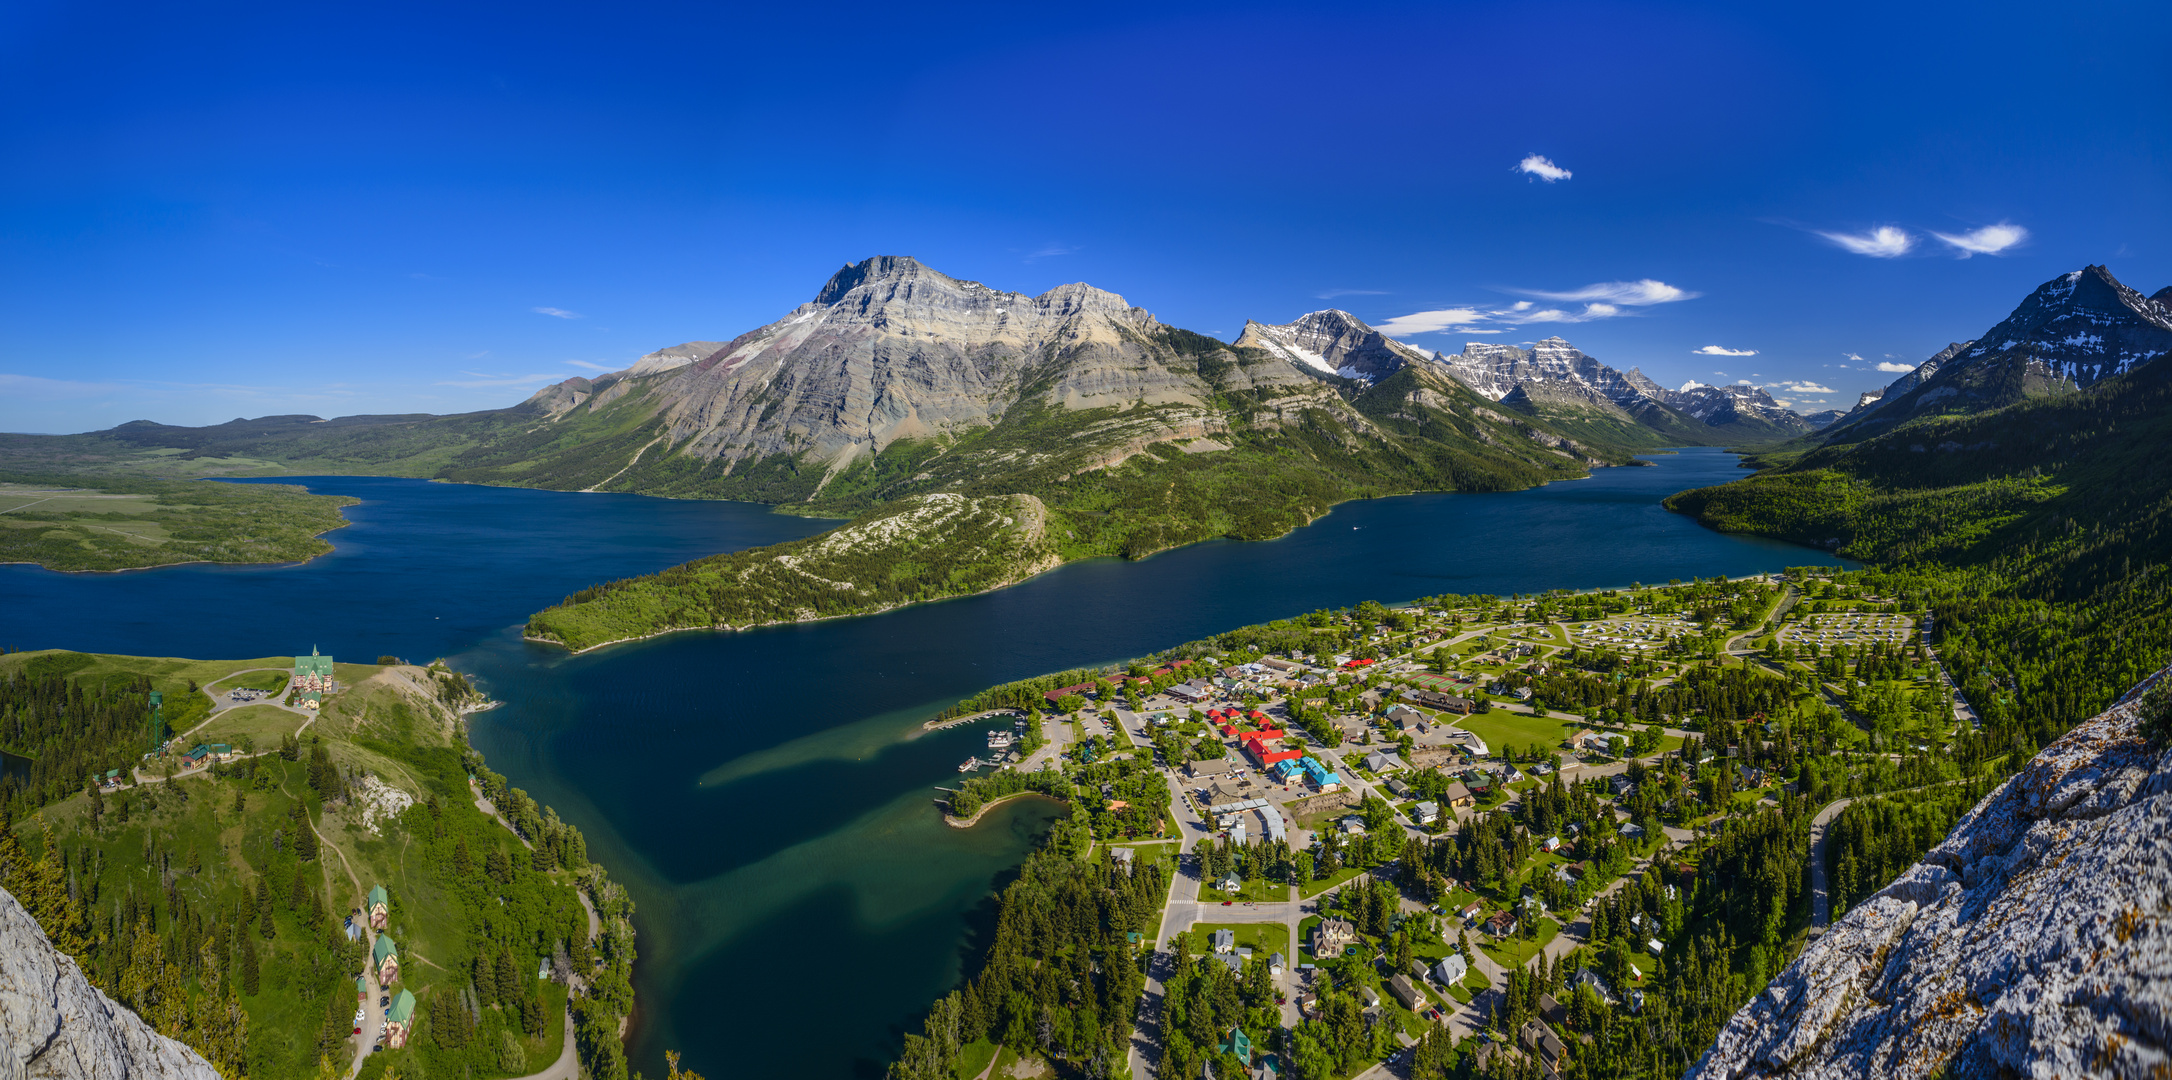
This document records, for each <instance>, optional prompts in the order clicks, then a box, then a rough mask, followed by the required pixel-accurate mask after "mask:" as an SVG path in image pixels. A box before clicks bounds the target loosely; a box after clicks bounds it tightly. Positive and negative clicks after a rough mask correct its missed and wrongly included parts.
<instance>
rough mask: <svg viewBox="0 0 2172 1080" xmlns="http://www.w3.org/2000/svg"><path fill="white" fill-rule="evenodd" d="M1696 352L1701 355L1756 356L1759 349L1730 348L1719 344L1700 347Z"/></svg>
mask: <svg viewBox="0 0 2172 1080" xmlns="http://www.w3.org/2000/svg"><path fill="white" fill-rule="evenodd" d="M1696 352H1697V355H1699V356H1756V355H1757V350H1756V349H1728V348H1722V347H1721V346H1718V345H1707V346H1705V347H1704V348H1702V349H1698V350H1696Z"/></svg>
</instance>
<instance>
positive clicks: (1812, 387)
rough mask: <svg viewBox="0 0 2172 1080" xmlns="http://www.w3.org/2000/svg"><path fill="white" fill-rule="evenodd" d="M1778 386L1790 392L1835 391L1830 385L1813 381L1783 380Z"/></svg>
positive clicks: (1823, 392) (1813, 392) (1828, 392)
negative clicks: (1822, 384)
mask: <svg viewBox="0 0 2172 1080" xmlns="http://www.w3.org/2000/svg"><path fill="white" fill-rule="evenodd" d="M1780 388H1781V389H1783V390H1786V391H1787V392H1788V393H1790V394H1831V393H1835V392H1836V391H1834V390H1833V388H1832V387H1830V386H1819V385H1818V384H1816V383H1814V382H1783V383H1781V384H1780Z"/></svg>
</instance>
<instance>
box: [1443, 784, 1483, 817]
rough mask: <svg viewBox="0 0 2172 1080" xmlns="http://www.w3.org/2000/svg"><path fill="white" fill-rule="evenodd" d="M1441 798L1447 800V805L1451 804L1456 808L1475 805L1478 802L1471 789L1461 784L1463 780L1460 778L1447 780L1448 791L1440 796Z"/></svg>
mask: <svg viewBox="0 0 2172 1080" xmlns="http://www.w3.org/2000/svg"><path fill="white" fill-rule="evenodd" d="M1441 798H1443V799H1446V800H1447V801H1448V805H1450V806H1453V807H1455V808H1456V809H1458V810H1461V809H1464V808H1466V807H1470V806H1475V805H1477V803H1478V797H1477V796H1475V795H1472V794H1471V789H1470V788H1467V787H1465V786H1463V781H1461V780H1450V781H1448V793H1447V794H1445V795H1443V796H1441Z"/></svg>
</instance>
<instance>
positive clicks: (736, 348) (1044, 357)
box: [531, 256, 1332, 468]
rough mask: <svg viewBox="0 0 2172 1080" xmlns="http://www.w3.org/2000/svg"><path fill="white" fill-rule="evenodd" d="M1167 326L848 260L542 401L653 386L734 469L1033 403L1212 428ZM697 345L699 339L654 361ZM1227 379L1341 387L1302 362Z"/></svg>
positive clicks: (1077, 295) (1179, 431)
mask: <svg viewBox="0 0 2172 1080" xmlns="http://www.w3.org/2000/svg"><path fill="white" fill-rule="evenodd" d="M1168 332H1169V331H1168V330H1167V328H1166V327H1164V326H1162V325H1161V324H1160V323H1159V322H1157V321H1155V319H1154V317H1153V316H1152V315H1151V314H1149V313H1147V312H1146V311H1145V310H1144V309H1142V308H1137V307H1133V306H1131V305H1130V304H1128V303H1126V302H1125V301H1124V299H1123V297H1120V296H1118V295H1116V294H1114V293H1111V292H1105V291H1103V290H1101V289H1096V288H1094V287H1092V286H1090V285H1084V284H1073V285H1062V286H1058V287H1057V288H1054V289H1050V290H1049V291H1047V292H1045V293H1042V294H1040V295H1038V296H1027V295H1025V294H1023V293H1014V292H1005V291H1002V290H1000V289H994V288H990V287H989V286H987V285H983V284H981V283H979V282H976V281H964V280H959V279H956V278H952V277H949V276H948V275H945V274H941V273H938V272H936V271H934V270H932V269H929V268H928V267H926V266H923V265H921V264H920V263H919V262H917V261H915V260H913V259H910V258H905V257H901V256H883V257H878V258H873V259H868V260H866V261H864V262H860V263H857V264H854V265H851V266H847V267H845V268H844V269H842V270H840V271H838V272H837V273H836V274H835V275H834V276H832V277H831V279H830V281H829V282H828V283H827V284H825V285H824V286H823V287H822V289H821V291H820V292H819V293H818V294H817V295H816V297H815V299H813V300H811V301H809V302H808V303H805V304H802V305H800V306H799V307H797V308H795V309H793V310H792V311H791V312H790V313H788V314H786V315H785V317H783V318H782V319H779V320H777V321H776V322H773V323H770V324H769V325H767V326H764V327H761V328H759V329H756V330H753V331H749V332H748V333H745V334H741V335H740V336H739V337H737V338H734V339H733V340H732V341H730V342H727V343H725V344H724V345H722V346H720V347H717V348H714V349H708V350H706V355H703V356H702V357H701V358H700V359H698V360H694V361H692V362H690V363H687V364H684V365H679V366H675V367H669V368H664V367H661V362H659V364H658V365H654V366H652V372H653V373H652V374H649V375H647V376H642V375H638V374H637V373H636V372H635V371H631V370H630V371H628V372H624V373H618V374H615V375H611V376H604V377H603V378H601V379H598V380H595V381H594V382H593V383H589V381H588V380H579V379H575V380H568V381H567V382H565V383H561V384H558V385H556V386H552V387H547V388H545V389H544V390H542V391H539V392H538V393H537V394H536V396H535V397H534V398H533V399H531V401H532V403H534V404H536V405H537V406H539V407H541V408H544V409H546V410H548V411H550V412H551V413H553V414H561V413H563V412H565V411H567V410H570V409H572V408H576V407H578V406H580V405H582V404H588V405H590V406H591V407H593V408H601V407H603V406H605V405H608V404H610V403H611V402H612V401H613V400H615V399H616V398H617V397H619V396H622V395H624V394H626V393H628V392H630V391H631V390H632V389H633V388H634V385H635V384H636V383H637V382H642V381H647V382H650V383H653V384H654V385H653V389H652V391H651V392H652V395H653V398H654V400H655V402H656V405H657V407H658V410H659V414H660V415H661V417H662V419H663V421H664V431H665V436H666V438H667V439H668V441H669V445H670V447H671V449H672V451H673V452H674V453H677V454H682V455H691V456H693V457H695V458H698V459H709V460H722V461H724V462H726V463H727V464H729V463H733V462H738V461H745V460H750V459H760V458H765V457H768V456H770V455H773V454H790V455H795V456H798V457H801V458H803V459H806V460H811V461H814V462H819V463H822V464H825V465H828V466H829V467H831V468H837V467H841V466H842V465H844V464H847V463H849V462H851V461H853V460H855V459H859V458H862V457H864V456H866V455H869V454H873V453H879V452H880V451H881V450H883V449H884V448H885V447H887V446H889V445H890V444H891V443H893V442H896V441H898V440H900V439H909V438H928V437H933V436H938V435H943V434H948V433H955V432H960V431H964V430H967V429H971V428H978V427H987V426H990V425H992V424H994V423H995V422H997V421H998V420H999V419H1001V418H1002V417H1003V416H1004V415H1005V414H1006V413H1007V412H1008V411H1010V410H1012V409H1014V408H1016V407H1018V406H1019V405H1021V404H1022V403H1032V404H1034V405H1044V404H1045V405H1051V406H1055V407H1059V408H1065V409H1088V408H1096V407H1103V406H1112V407H1119V408H1125V407H1130V406H1133V405H1140V404H1145V405H1175V406H1180V407H1189V409H1188V410H1187V409H1185V408H1179V409H1177V410H1175V411H1174V412H1171V413H1165V415H1163V416H1162V417H1161V418H1160V420H1159V421H1158V423H1161V424H1162V426H1168V427H1170V431H1169V432H1168V433H1166V434H1167V436H1169V437H1198V436H1203V435H1206V434H1208V433H1209V432H1210V431H1212V430H1214V429H1216V428H1217V427H1218V426H1219V424H1218V417H1217V415H1216V414H1215V411H1214V409H1213V408H1212V407H1211V404H1210V403H1211V402H1212V400H1213V397H1214V394H1215V388H1214V387H1213V386H1210V385H1208V383H1207V382H1206V381H1205V380H1203V379H1202V378H1201V377H1200V374H1199V370H1198V365H1197V363H1196V362H1194V363H1190V364H1186V363H1184V362H1182V361H1181V359H1180V358H1179V357H1177V356H1176V354H1175V353H1174V351H1173V350H1172V349H1171V348H1170V347H1168V346H1167V345H1165V344H1163V342H1162V338H1163V336H1164V335H1165V334H1167V333H1168ZM689 350H691V351H703V346H702V345H701V344H699V343H696V344H692V345H688V346H680V347H678V348H677V349H670V350H663V352H662V353H658V354H651V356H663V355H664V354H676V355H673V356H672V357H670V359H671V360H676V359H678V358H679V357H681V356H684V355H686V352H687V351H689ZM648 359H649V358H644V362H647V360H648ZM1226 376H1227V378H1228V379H1230V380H1235V382H1236V383H1238V384H1241V385H1243V386H1247V387H1257V386H1259V385H1261V384H1263V383H1272V384H1277V385H1281V386H1286V387H1287V388H1288V389H1289V390H1291V391H1292V392H1297V391H1317V392H1319V393H1322V394H1328V395H1329V396H1332V392H1331V391H1329V390H1328V389H1327V388H1326V387H1324V386H1322V385H1321V384H1319V383H1318V382H1317V381H1316V380H1313V379H1311V378H1310V377H1308V376H1306V375H1304V374H1303V373H1301V372H1299V371H1297V370H1295V369H1294V368H1283V367H1278V366H1272V365H1251V366H1235V367H1232V368H1231V369H1230V370H1229V371H1228V372H1227V373H1226ZM583 384H587V385H583ZM1172 425H1173V426H1172Z"/></svg>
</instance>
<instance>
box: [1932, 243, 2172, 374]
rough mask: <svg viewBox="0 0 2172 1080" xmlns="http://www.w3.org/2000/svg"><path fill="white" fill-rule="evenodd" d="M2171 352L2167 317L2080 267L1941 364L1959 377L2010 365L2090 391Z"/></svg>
mask: <svg viewBox="0 0 2172 1080" xmlns="http://www.w3.org/2000/svg"><path fill="white" fill-rule="evenodd" d="M2168 351H2172V312H2168V311H2167V310H2166V309H2165V308H2164V307H2162V306H2160V305H2158V304H2157V303H2156V302H2154V301H2152V300H2150V299H2149V298H2148V297H2145V296H2143V295H2142V294H2141V293H2139V292H2136V291H2135V290H2133V289H2130V288H2128V287H2126V286H2125V285H2122V284H2120V283H2119V279H2117V278H2115V277H2113V276H2112V273H2111V271H2110V270H2108V269H2106V268H2105V267H2102V266H2094V265H2092V266H2085V267H2083V268H2082V269H2080V270H2076V271H2074V272H2072V273H2068V274H2061V275H2060V276H2058V277H2055V278H2053V279H2051V280H2050V281H2047V282H2045V283H2043V284H2042V285H2039V286H2037V288H2036V291H2035V292H2032V293H2030V294H2029V296H2028V298H2027V299H2025V300H2023V301H2022V302H2021V304H2020V306H2018V307H2016V308H2014V311H2013V314H2011V315H2008V316H2007V317H2006V320H2005V321H2004V322H2001V323H1999V324H1998V325H1997V326H1994V327H1992V328H1991V331H1990V332H1989V333H1987V334H1985V335H1984V336H1983V338H1982V339H1981V340H1978V341H1977V342H1975V343H1973V344H1972V345H1970V346H1968V347H1967V348H1965V349H1963V350H1962V351H1960V352H1959V353H1957V354H1955V355H1954V356H1953V357H1952V359H1951V361H1950V362H1948V363H1947V364H1945V365H1944V367H1945V369H1947V370H1958V369H1962V368H1967V367H1974V366H1979V365H1984V364H1995V363H2001V362H2010V363H2012V364H2014V365H2017V366H2020V367H2023V368H2026V369H2028V370H2029V371H2030V372H2031V373H2033V374H2040V375H2042V376H2044V377H2047V378H2050V379H2056V380H2070V381H2072V382H2073V383H2074V384H2075V385H2078V386H2089V385H2091V384H2093V383H2095V382H2097V381H2098V380H2100V379H2107V378H2110V377H2112V376H2114V375H2119V374H2123V373H2125V372H2127V371H2130V370H2132V369H2133V368H2134V365H2136V364H2141V363H2147V362H2148V361H2150V360H2153V359H2156V358H2157V357H2160V356H2163V355H2164V354H2165V353H2166V352H2168Z"/></svg>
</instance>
